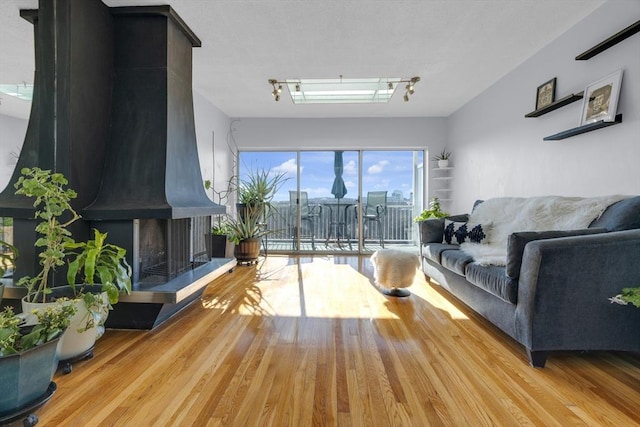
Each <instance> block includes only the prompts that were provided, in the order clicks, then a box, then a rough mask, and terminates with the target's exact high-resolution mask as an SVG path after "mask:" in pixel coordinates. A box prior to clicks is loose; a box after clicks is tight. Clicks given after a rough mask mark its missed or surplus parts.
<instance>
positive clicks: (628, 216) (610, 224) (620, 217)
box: [589, 196, 640, 231]
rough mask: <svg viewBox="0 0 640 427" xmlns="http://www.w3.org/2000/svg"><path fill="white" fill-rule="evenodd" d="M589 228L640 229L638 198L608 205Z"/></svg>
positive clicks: (639, 200)
mask: <svg viewBox="0 0 640 427" xmlns="http://www.w3.org/2000/svg"><path fill="white" fill-rule="evenodd" d="M589 228H606V229H607V230H608V231H622V230H631V229H634V228H640V196H635V197H629V198H627V199H624V200H620V201H619V202H616V203H614V204H612V205H610V206H609V207H608V208H607V209H605V211H604V212H603V213H602V215H600V217H598V218H596V219H595V220H594V221H593V222H592V223H591V224H590V225H589Z"/></svg>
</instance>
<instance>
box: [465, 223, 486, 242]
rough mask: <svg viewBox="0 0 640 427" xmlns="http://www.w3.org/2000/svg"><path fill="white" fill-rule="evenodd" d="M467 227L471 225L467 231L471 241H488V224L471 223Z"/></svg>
mask: <svg viewBox="0 0 640 427" xmlns="http://www.w3.org/2000/svg"><path fill="white" fill-rule="evenodd" d="M467 227H471V228H469V230H468V231H467V237H468V238H469V241H470V242H471V243H488V237H489V236H488V234H489V229H488V228H487V226H486V225H482V224H475V225H473V224H470V225H467Z"/></svg>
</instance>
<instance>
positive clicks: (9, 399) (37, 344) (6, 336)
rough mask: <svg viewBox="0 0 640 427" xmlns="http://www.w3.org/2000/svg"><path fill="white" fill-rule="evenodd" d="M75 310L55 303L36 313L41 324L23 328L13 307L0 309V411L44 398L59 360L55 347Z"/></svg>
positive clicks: (1, 412)
mask: <svg viewBox="0 0 640 427" xmlns="http://www.w3.org/2000/svg"><path fill="white" fill-rule="evenodd" d="M74 312H75V307H74V306H73V305H56V306H54V307H49V308H47V309H45V310H42V311H39V312H38V313H37V320H38V323H37V324H36V325H34V326H30V327H23V326H21V323H22V322H23V320H24V319H23V318H22V317H19V316H15V315H14V314H13V309H12V308H11V307H6V308H5V309H4V310H3V311H2V312H0V414H6V413H11V411H15V410H18V409H19V408H22V407H25V405H28V404H30V403H33V402H34V401H37V399H38V398H42V397H43V396H44V395H45V394H46V393H47V389H48V388H49V387H50V384H51V379H52V378H53V374H54V373H55V371H56V367H57V364H58V359H57V356H56V347H57V345H58V341H59V340H60V338H61V337H62V335H63V333H64V331H65V329H66V328H67V327H68V326H69V323H70V319H71V317H72V316H73V314H74Z"/></svg>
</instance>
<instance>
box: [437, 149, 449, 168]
mask: <svg viewBox="0 0 640 427" xmlns="http://www.w3.org/2000/svg"><path fill="white" fill-rule="evenodd" d="M450 158H451V153H450V152H449V151H447V150H446V149H444V148H443V149H442V151H441V152H440V154H437V155H435V156H433V161H434V162H438V167H439V168H446V167H447V166H449V159H450Z"/></svg>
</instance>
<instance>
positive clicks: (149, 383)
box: [38, 256, 640, 426]
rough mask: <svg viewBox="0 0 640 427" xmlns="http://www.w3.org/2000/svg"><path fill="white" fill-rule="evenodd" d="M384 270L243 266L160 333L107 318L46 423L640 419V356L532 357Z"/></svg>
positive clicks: (321, 260) (321, 263)
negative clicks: (401, 288)
mask: <svg viewBox="0 0 640 427" xmlns="http://www.w3.org/2000/svg"><path fill="white" fill-rule="evenodd" d="M372 275H373V274H372V267H371V264H370V262H369V259H368V258H366V257H361V258H358V257H356V256H352V257H337V256H335V257H334V256H324V257H314V258H310V257H305V258H296V257H287V256H269V257H268V258H267V259H266V260H264V259H263V260H262V261H261V262H260V263H259V264H258V265H257V266H238V267H237V268H236V269H235V270H234V272H232V273H230V274H227V275H225V276H223V277H221V278H219V279H217V280H216V281H215V282H213V283H212V284H211V285H209V286H208V288H207V289H206V291H205V293H204V294H203V296H202V299H201V301H199V302H197V303H194V304H193V305H191V306H189V307H188V308H187V309H185V310H184V311H183V312H182V313H180V314H179V315H178V316H177V317H176V318H175V319H173V320H172V321H170V322H169V323H167V324H165V325H163V326H161V327H160V328H158V329H156V330H154V331H116V330H108V331H107V333H106V334H105V336H104V337H103V338H102V339H101V340H100V341H99V342H98V344H97V346H96V350H95V357H94V358H93V359H91V360H88V361H83V362H80V363H77V364H76V365H75V366H74V369H73V372H72V373H71V374H69V375H63V374H61V373H58V374H56V376H55V379H54V381H56V383H57V384H58V390H57V392H56V393H55V395H54V396H53V398H52V399H51V401H49V402H48V403H47V404H46V405H45V406H44V407H42V408H41V409H40V410H39V411H38V415H39V417H40V424H39V425H44V426H102V425H114V426H148V425H149V426H150V425H159V426H165V425H166V426H205V425H214V426H215V425H221V426H252V425H261V426H269V425H273V426H312V425H315V426H332V425H341V426H440V425H444V426H521V425H522V426H527V425H529V426H568V425H586V426H600V425H609V426H633V425H640V354H637V353H636V354H625V353H608V352H598V353H588V354H582V353H552V354H551V355H550V356H549V358H548V361H547V367H546V368H544V369H535V368H532V367H530V366H529V365H528V363H527V360H526V356H525V353H524V350H523V348H522V347H521V346H520V345H518V344H516V343H515V342H514V341H513V340H511V339H510V338H508V337H507V336H506V335H504V334H503V333H501V332H500V331H499V330H497V329H496V328H494V327H493V326H492V325H490V324H489V323H488V322H486V321H484V320H483V319H481V318H479V317H477V316H475V315H474V314H473V313H472V312H471V311H470V310H468V309H466V308H464V306H462V305H461V304H460V303H458V302H456V301H455V300H454V299H452V298H451V297H450V296H447V294H446V292H444V291H440V290H438V289H437V286H435V287H433V286H431V285H430V284H428V283H427V282H426V281H425V278H424V276H423V275H422V274H421V273H418V274H417V275H416V279H415V281H414V283H413V285H412V287H411V288H410V290H411V291H412V295H411V296H410V297H408V298H401V299H393V298H388V297H385V296H383V295H382V294H380V293H379V292H378V291H377V290H376V289H375V287H374V286H373V285H372V282H373V279H372Z"/></svg>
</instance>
